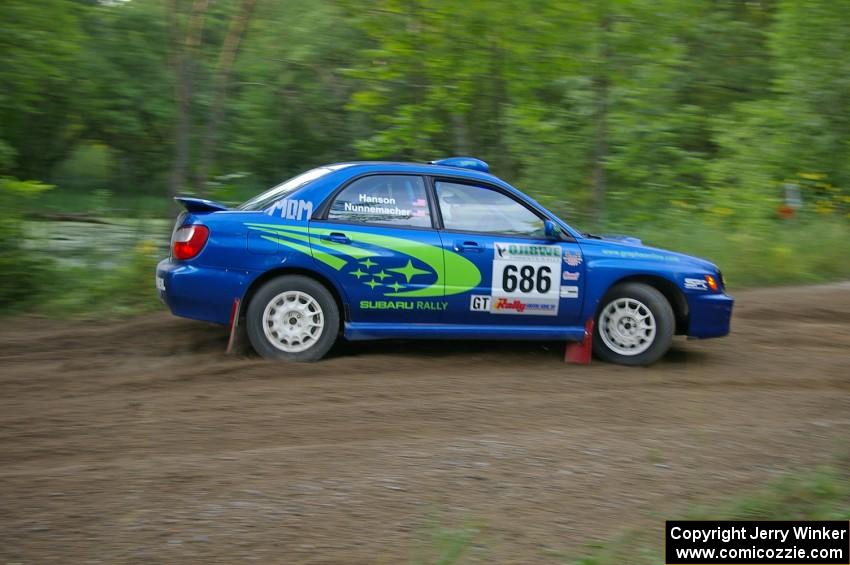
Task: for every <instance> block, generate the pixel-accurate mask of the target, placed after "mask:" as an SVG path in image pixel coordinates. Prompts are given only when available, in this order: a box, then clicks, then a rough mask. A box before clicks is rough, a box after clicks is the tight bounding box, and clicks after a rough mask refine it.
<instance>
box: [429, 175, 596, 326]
mask: <svg viewBox="0 0 850 565" xmlns="http://www.w3.org/2000/svg"><path fill="white" fill-rule="evenodd" d="M435 189H436V195H437V202H438V203H439V207H440V212H441V214H442V219H443V225H444V230H443V231H442V232H441V236H442V240H443V246H444V249H445V250H446V254H447V257H448V255H449V254H450V253H451V254H457V255H460V256H462V257H464V258H466V259H468V260H469V261H472V262H473V263H474V264H475V266H476V267H477V268H478V270H479V272H480V274H481V277H480V281H479V282H478V284H477V285H476V286H475V287H474V288H472V289H467V290H464V291H463V292H462V293H455V292H453V290H461V289H462V286H463V285H462V281H457V280H455V278H454V277H453V276H452V272H451V271H450V270H449V269H448V268H447V278H446V301H447V302H448V311H447V312H446V316H445V317H444V321H446V322H448V323H453V324H484V325H506V326H507V325H511V326H574V325H580V323H581V320H580V316H581V304H582V300H583V296H584V293H583V291H582V288H583V282H584V264H583V261H582V256H581V250H580V249H579V246H578V245H577V244H576V243H575V242H572V241H556V240H552V239H548V238H547V237H546V236H545V234H544V221H543V218H541V217H540V216H539V215H538V214H537V213H536V212H535V211H533V210H532V209H530V208H528V207H527V206H525V205H524V204H523V203H521V202H519V201H518V200H516V199H514V198H513V197H512V196H510V195H509V194H507V193H505V192H502V191H500V190H498V189H496V188H495V187H487V186H483V185H482V186H477V185H474V184H465V183H464V184H461V183H459V182H454V181H442V180H438V181H437V182H436V183H435ZM447 267H448V265H447Z"/></svg>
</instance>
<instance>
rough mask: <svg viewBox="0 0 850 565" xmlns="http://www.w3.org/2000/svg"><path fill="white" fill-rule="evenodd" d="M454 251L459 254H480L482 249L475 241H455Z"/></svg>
mask: <svg viewBox="0 0 850 565" xmlns="http://www.w3.org/2000/svg"><path fill="white" fill-rule="evenodd" d="M455 251H457V252H459V253H481V252H482V251H484V248H483V247H482V246H480V245H478V242H477V241H456V242H455Z"/></svg>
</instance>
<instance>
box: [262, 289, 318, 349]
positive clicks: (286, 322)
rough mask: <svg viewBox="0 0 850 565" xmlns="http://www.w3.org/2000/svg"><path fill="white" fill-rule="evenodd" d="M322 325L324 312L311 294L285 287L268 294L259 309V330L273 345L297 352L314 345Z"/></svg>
mask: <svg viewBox="0 0 850 565" xmlns="http://www.w3.org/2000/svg"><path fill="white" fill-rule="evenodd" d="M324 327H325V315H324V312H323V311H322V307H321V306H320V305H319V303H318V302H317V301H316V299H315V298H313V297H312V296H310V295H309V294H307V293H305V292H301V291H299V290H287V291H284V292H281V293H280V294H278V295H277V296H275V297H274V298H272V299H271V300H270V301H269V302H268V304H266V308H265V310H264V311H263V330H264V332H265V334H266V339H268V340H269V343H271V344H272V345H273V346H274V347H276V348H277V349H280V350H281V351H285V352H287V353H300V352H302V351H306V350H308V349H310V348H311V347H313V346H314V345H316V342H318V340H319V338H320V337H321V335H322V330H323V329H324Z"/></svg>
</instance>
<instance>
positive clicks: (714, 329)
mask: <svg viewBox="0 0 850 565" xmlns="http://www.w3.org/2000/svg"><path fill="white" fill-rule="evenodd" d="M734 304H735V299H734V298H732V297H731V296H729V295H727V294H704V293H701V294H691V295H689V296H688V312H689V316H688V319H689V321H688V337H696V338H709V337H722V336H724V335H728V334H729V327H730V323H731V321H732V306H734Z"/></svg>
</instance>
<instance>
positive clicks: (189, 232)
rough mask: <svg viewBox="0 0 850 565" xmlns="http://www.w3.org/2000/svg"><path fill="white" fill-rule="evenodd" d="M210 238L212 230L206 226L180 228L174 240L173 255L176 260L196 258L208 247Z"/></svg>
mask: <svg viewBox="0 0 850 565" xmlns="http://www.w3.org/2000/svg"><path fill="white" fill-rule="evenodd" d="M209 237H210V230H209V229H208V228H207V227H206V226H201V225H193V226H183V227H182V228H178V229H177V231H175V232H174V238H173V239H172V241H173V243H172V248H171V253H172V255H174V258H175V259H191V258H192V257H196V256H197V255H198V253H200V252H201V249H203V248H204V245H206V243H207V239H209Z"/></svg>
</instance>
